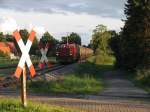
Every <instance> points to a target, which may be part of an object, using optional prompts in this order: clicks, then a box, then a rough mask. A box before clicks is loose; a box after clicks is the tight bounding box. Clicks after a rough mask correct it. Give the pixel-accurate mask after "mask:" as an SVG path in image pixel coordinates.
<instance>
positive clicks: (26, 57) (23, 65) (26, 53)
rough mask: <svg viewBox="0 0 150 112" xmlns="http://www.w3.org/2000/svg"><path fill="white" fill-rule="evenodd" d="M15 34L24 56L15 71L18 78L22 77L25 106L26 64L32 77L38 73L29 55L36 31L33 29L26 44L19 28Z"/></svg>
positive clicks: (22, 98)
mask: <svg viewBox="0 0 150 112" xmlns="http://www.w3.org/2000/svg"><path fill="white" fill-rule="evenodd" d="M13 36H14V37H15V39H16V41H17V43H18V45H19V48H20V50H21V52H22V56H21V58H20V61H19V64H18V66H17V69H16V71H15V77H16V78H20V76H21V101H22V104H23V106H24V107H26V106H27V94H26V75H27V74H26V64H27V66H28V68H29V71H30V74H31V77H34V75H35V73H36V72H35V69H34V66H33V64H32V62H31V59H30V56H29V51H30V48H31V45H32V42H33V40H34V38H35V32H34V31H31V33H30V35H29V38H28V40H27V43H26V45H25V44H24V43H23V40H22V38H21V36H20V34H19V32H18V30H16V31H15V32H14V33H13ZM22 72H23V74H22ZM21 74H22V75H21Z"/></svg>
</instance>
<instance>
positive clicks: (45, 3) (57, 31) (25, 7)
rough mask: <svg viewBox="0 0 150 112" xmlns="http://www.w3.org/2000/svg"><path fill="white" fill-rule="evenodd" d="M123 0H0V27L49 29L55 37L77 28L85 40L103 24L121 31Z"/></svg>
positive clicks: (43, 30) (58, 37) (74, 30)
mask: <svg viewBox="0 0 150 112" xmlns="http://www.w3.org/2000/svg"><path fill="white" fill-rule="evenodd" d="M125 2H126V0H0V31H3V32H12V31H13V30H14V29H16V28H27V29H29V30H30V29H32V28H33V27H34V28H35V29H36V30H37V32H38V34H39V36H40V35H41V34H42V33H43V32H45V31H49V32H50V33H51V34H52V35H53V36H54V37H55V38H57V39H60V38H61V36H64V35H67V34H69V33H70V32H77V33H79V34H80V36H81V37H82V42H83V44H88V43H89V41H90V39H91V35H92V30H93V29H94V28H95V26H96V25H98V24H104V25H106V26H107V27H108V29H110V30H116V31H120V28H121V27H123V25H124V23H123V22H122V21H121V19H124V18H125V17H124V14H123V13H124V12H123V10H124V4H125Z"/></svg>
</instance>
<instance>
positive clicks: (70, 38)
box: [62, 32, 81, 45]
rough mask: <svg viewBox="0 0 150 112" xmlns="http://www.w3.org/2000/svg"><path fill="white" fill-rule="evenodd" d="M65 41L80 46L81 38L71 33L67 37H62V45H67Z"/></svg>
mask: <svg viewBox="0 0 150 112" xmlns="http://www.w3.org/2000/svg"><path fill="white" fill-rule="evenodd" d="M67 39H68V42H69V43H76V44H79V45H81V37H80V36H79V35H78V34H77V33H74V32H72V33H71V34H70V35H69V36H65V37H62V43H67Z"/></svg>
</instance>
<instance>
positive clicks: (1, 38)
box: [0, 32, 4, 42]
mask: <svg viewBox="0 0 150 112" xmlns="http://www.w3.org/2000/svg"><path fill="white" fill-rule="evenodd" d="M3 38H4V35H3V32H0V42H1V41H2V40H3Z"/></svg>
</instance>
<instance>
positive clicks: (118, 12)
mask: <svg viewBox="0 0 150 112" xmlns="http://www.w3.org/2000/svg"><path fill="white" fill-rule="evenodd" d="M125 2H126V0H1V1H0V7H1V8H4V9H11V10H17V11H24V12H27V11H36V12H44V13H56V12H55V11H56V10H57V13H62V11H65V12H66V11H69V12H73V13H87V14H92V15H100V16H104V17H106V16H107V17H114V18H120V17H122V16H123V9H124V4H125ZM54 9H55V10H54Z"/></svg>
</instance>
